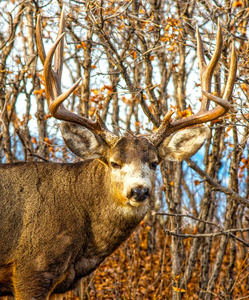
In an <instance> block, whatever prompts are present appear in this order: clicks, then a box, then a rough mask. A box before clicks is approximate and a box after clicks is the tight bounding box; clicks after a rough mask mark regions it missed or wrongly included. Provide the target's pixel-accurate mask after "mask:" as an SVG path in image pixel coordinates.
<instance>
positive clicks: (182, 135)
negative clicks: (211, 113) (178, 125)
mask: <svg viewBox="0 0 249 300" xmlns="http://www.w3.org/2000/svg"><path fill="white" fill-rule="evenodd" d="M209 136H210V129H209V128H207V127H203V126H200V127H192V128H186V129H183V130H180V131H178V132H176V133H175V134H173V135H171V136H169V137H167V138H166V139H165V140H164V141H163V142H162V143H161V144H160V146H159V156H160V157H161V158H163V159H166V160H176V161H183V160H184V159H187V158H189V157H191V156H192V155H194V154H195V153H196V152H197V151H198V150H199V149H200V148H201V146H202V145H203V144H204V142H205V140H206V139H207V138H208V137H209Z"/></svg>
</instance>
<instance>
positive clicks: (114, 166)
mask: <svg viewBox="0 0 249 300" xmlns="http://www.w3.org/2000/svg"><path fill="white" fill-rule="evenodd" d="M111 166H112V168H113V169H121V166H120V165H119V164H118V163H116V162H114V161H112V162H111Z"/></svg>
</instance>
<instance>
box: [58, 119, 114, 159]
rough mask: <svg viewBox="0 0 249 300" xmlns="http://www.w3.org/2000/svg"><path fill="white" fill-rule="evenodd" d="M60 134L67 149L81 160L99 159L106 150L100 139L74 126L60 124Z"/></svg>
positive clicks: (86, 130) (82, 128)
mask: <svg viewBox="0 0 249 300" xmlns="http://www.w3.org/2000/svg"><path fill="white" fill-rule="evenodd" d="M61 134H62V137H63V139H64V141H65V143H66V145H67V147H68V148H69V149H70V150H71V151H72V152H73V153H74V154H75V155H77V156H79V157H81V158H83V159H94V158H101V157H102V156H103V154H104V153H105V151H106V150H107V148H108V145H107V144H106V143H105V142H104V141H103V140H102V138H101V137H99V136H97V135H95V134H93V133H92V132H91V131H89V130H88V129H86V128H84V127H82V126H79V125H76V124H72V123H68V122H63V123H61Z"/></svg>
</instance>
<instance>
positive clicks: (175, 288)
mask: <svg viewBox="0 0 249 300" xmlns="http://www.w3.org/2000/svg"><path fill="white" fill-rule="evenodd" d="M173 290H174V291H176V292H178V293H185V292H186V291H185V290H184V289H180V288H178V287H175V286H173Z"/></svg>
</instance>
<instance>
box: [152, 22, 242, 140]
mask: <svg viewBox="0 0 249 300" xmlns="http://www.w3.org/2000/svg"><path fill="white" fill-rule="evenodd" d="M196 35H197V57H198V61H199V68H200V77H201V87H202V94H203V95H204V96H203V97H202V105H201V109H200V111H199V112H198V113H197V114H195V115H192V116H190V117H187V118H183V119H179V120H176V121H173V122H170V116H171V115H172V112H169V113H168V114H167V115H166V116H165V117H164V120H163V121H162V124H161V125H160V127H159V128H158V129H157V130H156V131H155V132H154V133H153V134H152V135H151V136H150V140H151V141H152V143H153V144H154V145H155V146H157V145H159V144H160V143H161V142H162V141H163V140H164V139H165V138H166V137H167V136H169V135H171V134H172V133H174V132H176V131H178V130H179V129H182V128H186V127H189V126H192V125H197V124H201V123H206V122H209V121H212V120H215V119H217V118H219V117H221V116H223V115H224V114H225V113H226V112H227V111H228V110H229V109H230V104H229V102H228V100H229V98H230V97H231V94H232V92H233V87H234V84H235V80H236V72H237V55H236V51H235V47H234V44H233V46H232V53H231V62H230V68H229V75H228V80H227V84H226V87H225V91H224V94H223V97H222V98H220V97H217V96H214V95H212V94H211V80H212V76H213V73H214V70H215V68H216V66H217V64H218V61H219V58H220V55H221V51H222V45H223V41H222V29H221V25H220V22H218V31H217V37H216V47H215V50H214V54H213V56H212V58H211V60H210V62H209V64H208V65H206V63H205V58H204V52H203V43H202V39H201V36H200V33H199V29H198V27H197V30H196ZM209 100H212V101H214V102H215V103H216V104H218V105H217V106H216V107H215V108H214V109H212V110H208V107H209Z"/></svg>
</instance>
